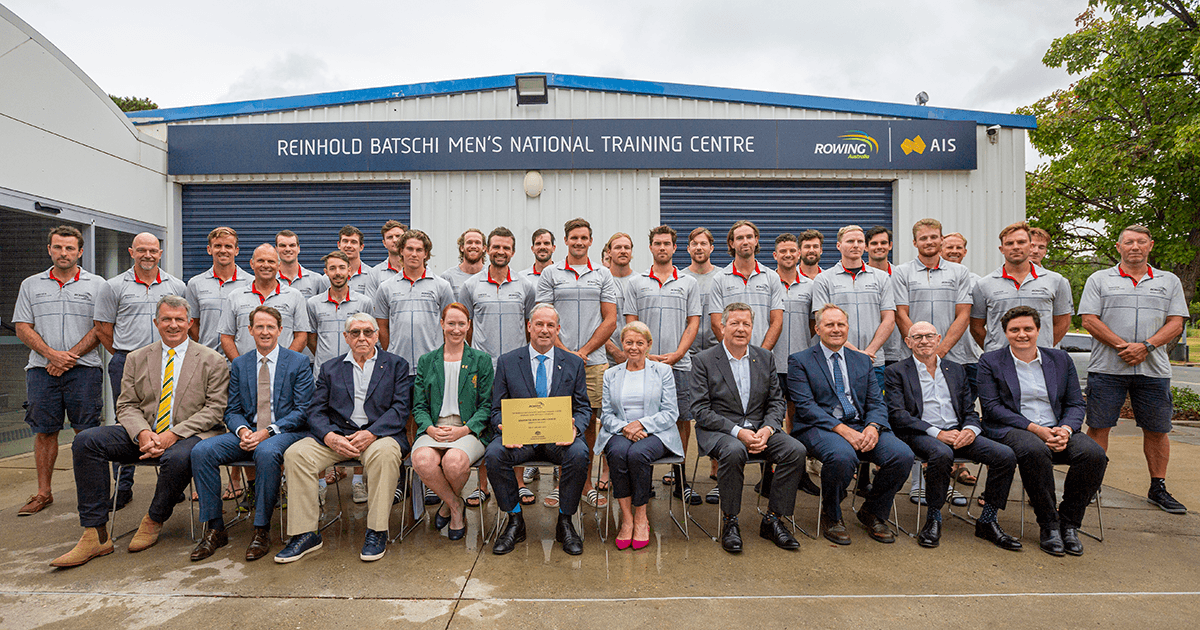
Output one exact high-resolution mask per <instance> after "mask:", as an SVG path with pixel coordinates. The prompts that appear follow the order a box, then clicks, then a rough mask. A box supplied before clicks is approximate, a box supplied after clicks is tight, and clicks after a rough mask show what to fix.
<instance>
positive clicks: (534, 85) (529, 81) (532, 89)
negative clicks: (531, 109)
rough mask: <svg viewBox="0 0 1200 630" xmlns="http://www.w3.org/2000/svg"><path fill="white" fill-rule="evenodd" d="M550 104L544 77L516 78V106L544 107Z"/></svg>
mask: <svg viewBox="0 0 1200 630" xmlns="http://www.w3.org/2000/svg"><path fill="white" fill-rule="evenodd" d="M548 102H550V97H549V94H548V93H547V91H546V75H544V74H526V75H518V76H517V105H518V106H520V105H545V104H546V103H548Z"/></svg>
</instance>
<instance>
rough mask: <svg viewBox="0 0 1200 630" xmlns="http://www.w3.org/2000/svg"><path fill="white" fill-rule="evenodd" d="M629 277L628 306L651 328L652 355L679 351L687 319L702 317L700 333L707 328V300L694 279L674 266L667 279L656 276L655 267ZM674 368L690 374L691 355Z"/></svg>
mask: <svg viewBox="0 0 1200 630" xmlns="http://www.w3.org/2000/svg"><path fill="white" fill-rule="evenodd" d="M630 278H631V280H630V281H629V298H628V300H629V301H628V302H627V303H626V306H627V310H630V311H632V313H631V314H633V315H636V316H637V318H638V321H640V322H642V323H643V324H645V325H646V327H647V328H649V329H650V336H651V337H652V338H653V342H652V343H651V344H650V352H649V354H669V353H671V352H675V351H676V350H678V349H679V340H680V339H683V331H684V330H686V329H687V318H688V317H692V316H699V317H700V330H704V329H705V328H706V327H708V322H706V321H704V320H705V319H706V313H705V312H704V299H703V296H702V295H701V294H700V287H699V286H698V285H697V282H696V279H695V278H693V277H692V276H689V275H687V274H684V273H683V272H681V271H680V270H679V269H676V268H674V267H672V268H671V275H670V276H667V277H665V278H658V277H656V276H655V275H654V269H653V268H650V269H647V270H646V271H644V272H642V273H639V274H634V275H632V276H630ZM710 334H711V333H710ZM692 346H695V344H694V343H693V344H692ZM689 350H690V349H689ZM672 367H673V368H674V369H676V370H682V371H685V372H687V371H690V370H691V369H692V356H691V352H690V351H689V352H687V353H684V355H683V358H681V359H679V361H676V362H675V365H674V366H672Z"/></svg>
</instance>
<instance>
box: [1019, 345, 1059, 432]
mask: <svg viewBox="0 0 1200 630" xmlns="http://www.w3.org/2000/svg"><path fill="white" fill-rule="evenodd" d="M1008 351H1009V353H1010V354H1011V353H1012V348H1009V350H1008ZM1013 365H1015V366H1016V368H1017V383H1018V384H1019V385H1020V386H1021V415H1022V416H1024V417H1025V419H1026V420H1028V421H1030V422H1032V423H1034V424H1038V425H1041V426H1043V427H1054V426H1057V425H1058V419H1057V418H1055V417H1054V408H1053V407H1051V406H1050V392H1049V391H1048V390H1047V389H1046V375H1045V374H1044V373H1043V372H1042V353H1041V351H1040V350H1039V351H1038V353H1037V356H1035V357H1034V358H1033V360H1032V361H1030V362H1028V363H1026V362H1024V361H1022V360H1020V359H1018V358H1017V355H1015V354H1013Z"/></svg>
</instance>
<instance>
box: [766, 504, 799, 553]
mask: <svg viewBox="0 0 1200 630" xmlns="http://www.w3.org/2000/svg"><path fill="white" fill-rule="evenodd" d="M758 535H759V536H762V537H763V538H766V539H767V540H769V541H771V542H773V543H775V546H776V547H779V548H780V549H788V550H791V549H799V548H800V543H799V542H797V541H796V538H795V537H794V536H792V533H791V532H789V531H788V528H787V527H785V526H784V524H783V521H781V520H779V517H778V516H776V515H775V513H774V512H767V515H766V516H764V517H763V520H762V524H761V525H759V526H758Z"/></svg>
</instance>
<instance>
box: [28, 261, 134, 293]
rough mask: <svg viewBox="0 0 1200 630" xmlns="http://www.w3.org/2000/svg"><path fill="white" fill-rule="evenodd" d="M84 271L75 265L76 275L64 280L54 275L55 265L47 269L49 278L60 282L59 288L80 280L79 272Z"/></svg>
mask: <svg viewBox="0 0 1200 630" xmlns="http://www.w3.org/2000/svg"><path fill="white" fill-rule="evenodd" d="M82 272H83V268H82V267H78V266H77V267H75V277H74V278H71V279H70V280H67V282H63V281H62V280H59V279H58V278H55V277H54V267H51V268H49V269H47V270H46V276H47V277H48V278H50V279H51V280H53V281H55V282H57V283H58V288H60V289H61V288H63V287H65V286H67V283H68V282H79V274H80V273H82ZM134 277H135V278H136V277H137V276H136V275H135V276H134Z"/></svg>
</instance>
